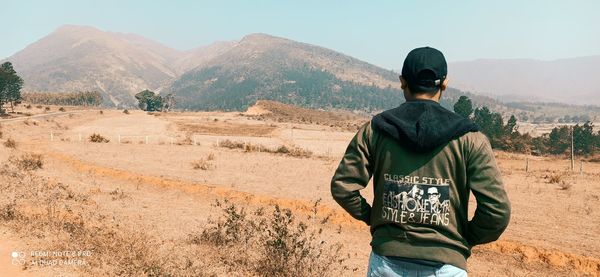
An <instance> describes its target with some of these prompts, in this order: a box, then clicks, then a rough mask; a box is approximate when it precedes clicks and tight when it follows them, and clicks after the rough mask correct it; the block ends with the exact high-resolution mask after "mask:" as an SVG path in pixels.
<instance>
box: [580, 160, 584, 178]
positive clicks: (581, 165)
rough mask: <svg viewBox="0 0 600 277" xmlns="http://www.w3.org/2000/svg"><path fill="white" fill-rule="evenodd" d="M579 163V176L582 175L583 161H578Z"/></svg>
mask: <svg viewBox="0 0 600 277" xmlns="http://www.w3.org/2000/svg"><path fill="white" fill-rule="evenodd" d="M580 162H581V163H580V164H579V174H580V175H583V160H581V161H580Z"/></svg>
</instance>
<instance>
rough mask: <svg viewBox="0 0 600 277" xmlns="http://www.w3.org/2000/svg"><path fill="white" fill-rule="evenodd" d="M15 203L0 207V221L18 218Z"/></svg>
mask: <svg viewBox="0 0 600 277" xmlns="http://www.w3.org/2000/svg"><path fill="white" fill-rule="evenodd" d="M16 206H17V205H16V204H15V202H14V201H13V202H10V203H7V204H4V205H2V206H0V219H1V220H3V221H9V220H14V219H16V218H17V210H16Z"/></svg>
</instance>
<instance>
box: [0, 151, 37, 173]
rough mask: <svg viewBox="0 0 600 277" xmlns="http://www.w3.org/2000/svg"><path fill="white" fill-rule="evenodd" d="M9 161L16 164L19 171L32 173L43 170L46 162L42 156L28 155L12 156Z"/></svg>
mask: <svg viewBox="0 0 600 277" xmlns="http://www.w3.org/2000/svg"><path fill="white" fill-rule="evenodd" d="M8 161H9V162H10V163H12V164H14V165H15V166H16V167H17V168H18V169H21V170H25V171H30V170H36V169H40V168H42V166H44V160H43V157H42V155H41V154H32V153H27V154H24V155H22V156H20V157H15V156H11V157H9V158H8Z"/></svg>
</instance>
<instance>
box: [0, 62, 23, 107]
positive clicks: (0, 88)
mask: <svg viewBox="0 0 600 277" xmlns="http://www.w3.org/2000/svg"><path fill="white" fill-rule="evenodd" d="M22 87H23V79H21V77H19V75H17V72H16V71H15V70H14V69H13V66H12V63H10V62H5V63H3V64H2V65H0V114H2V113H4V108H3V106H4V104H6V103H10V106H11V110H12V111H13V112H14V105H15V104H18V103H19V101H21V88H22Z"/></svg>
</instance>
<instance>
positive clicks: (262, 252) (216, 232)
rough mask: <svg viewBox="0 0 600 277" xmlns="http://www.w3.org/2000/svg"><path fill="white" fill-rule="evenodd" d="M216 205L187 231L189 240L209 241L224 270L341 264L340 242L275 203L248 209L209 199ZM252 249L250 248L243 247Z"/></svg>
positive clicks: (306, 269) (330, 269)
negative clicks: (200, 225)
mask: <svg viewBox="0 0 600 277" xmlns="http://www.w3.org/2000/svg"><path fill="white" fill-rule="evenodd" d="M214 206H215V207H218V208H220V209H221V215H220V217H219V218H218V219H216V220H214V219H210V220H209V226H208V227H207V228H205V229H204V230H203V231H202V232H201V233H197V234H191V235H190V239H189V241H190V242H191V243H193V244H198V245H202V244H209V245H212V246H213V247H215V248H216V249H219V250H218V252H216V253H215V254H216V255H218V256H220V260H221V261H222V262H223V263H224V265H225V266H226V267H227V270H228V271H232V272H237V273H243V275H254V276H339V275H340V274H341V272H342V271H343V270H345V269H347V267H345V265H344V263H345V260H346V257H343V256H342V255H341V254H340V252H341V247H342V246H341V244H332V245H329V244H328V243H327V242H325V241H324V240H322V238H321V234H322V229H321V228H318V229H316V228H317V227H318V226H316V227H315V226H313V228H310V227H309V226H308V225H307V224H306V223H304V222H303V221H302V220H300V219H298V218H297V217H296V216H294V214H293V213H292V211H291V210H289V209H281V208H280V207H279V206H278V205H275V207H274V208H273V210H272V212H271V213H270V214H268V213H266V212H265V210H264V209H263V208H258V209H255V210H254V211H251V212H248V211H247V208H246V207H238V206H236V205H235V204H234V203H229V202H227V201H225V202H219V201H217V202H216V203H215V204H214ZM246 249H253V250H254V251H251V252H250V251H245V250H246Z"/></svg>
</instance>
